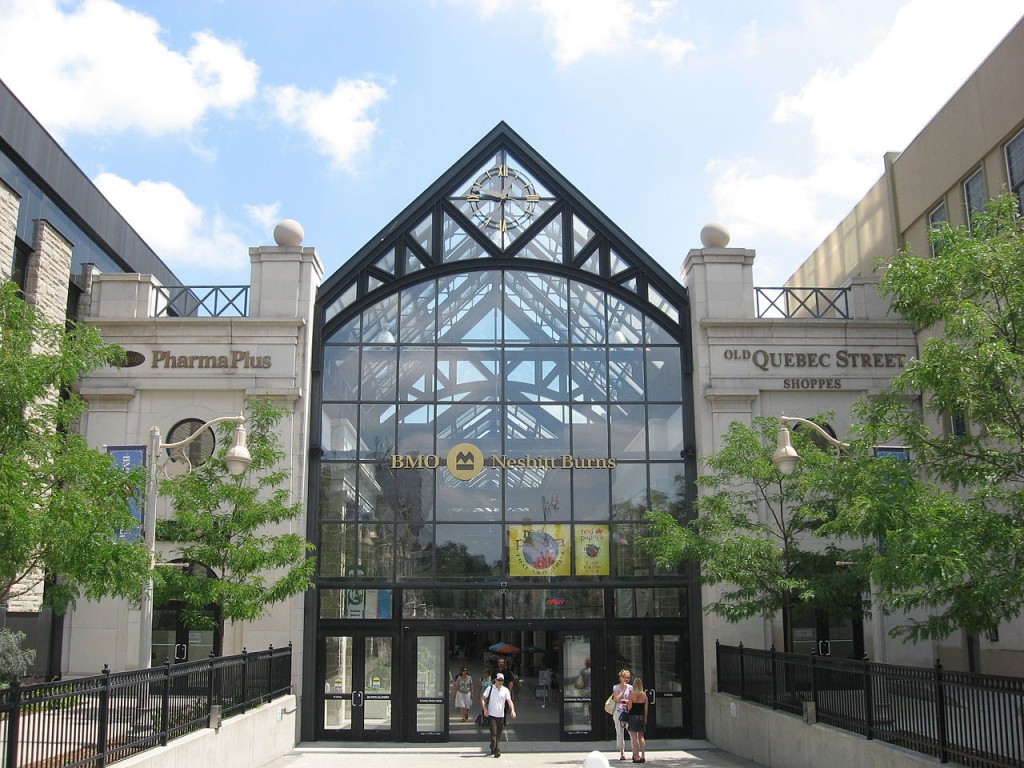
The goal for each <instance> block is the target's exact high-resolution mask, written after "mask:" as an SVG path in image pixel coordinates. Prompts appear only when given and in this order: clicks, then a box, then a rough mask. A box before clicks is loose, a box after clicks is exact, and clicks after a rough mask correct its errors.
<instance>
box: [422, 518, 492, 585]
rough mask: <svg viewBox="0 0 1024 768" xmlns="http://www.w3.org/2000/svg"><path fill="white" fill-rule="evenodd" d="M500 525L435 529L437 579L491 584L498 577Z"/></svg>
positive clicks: (447, 526)
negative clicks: (487, 582)
mask: <svg viewBox="0 0 1024 768" xmlns="http://www.w3.org/2000/svg"><path fill="white" fill-rule="evenodd" d="M502 543H503V539H502V535H501V526H500V525H439V526H437V577H438V579H455V580H461V581H465V580H480V581H492V580H494V579H497V578H498V577H499V576H501V573H502V567H501V562H502V561H501V558H502V551H503V550H502Z"/></svg>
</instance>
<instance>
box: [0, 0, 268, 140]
mask: <svg viewBox="0 0 1024 768" xmlns="http://www.w3.org/2000/svg"><path fill="white" fill-rule="evenodd" d="M66 8H67V3H60V2H58V1H57V0H3V2H0V78H2V79H3V80H4V81H5V82H6V83H7V85H8V86H9V87H10V88H11V90H13V91H14V92H15V93H16V94H17V95H18V97H19V98H20V99H22V101H24V102H25V105H26V106H27V107H28V108H29V110H30V111H31V112H32V113H33V114H34V115H35V116H36V118H37V119H38V120H39V121H40V122H41V123H43V125H45V126H46V127H47V128H48V129H49V130H51V131H53V132H55V133H57V134H61V133H64V132H67V131H80V132H83V133H97V134H99V133H108V132H119V131H128V130H138V131H142V132H144V133H148V134H151V135H155V134H162V133H169V132H178V131H187V130H190V129H192V128H194V127H195V125H196V124H197V123H198V122H199V121H200V120H201V119H202V118H203V117H204V115H206V114H207V113H208V112H209V111H210V110H214V109H232V108H235V107H238V106H240V105H242V104H244V103H246V102H248V101H250V100H251V99H252V98H253V97H254V96H255V94H256V85H257V81H258V78H259V69H258V67H257V66H256V64H255V63H253V62H252V61H250V60H249V59H247V58H246V57H245V55H244V53H243V52H242V50H241V49H240V48H239V47H238V46H237V45H235V44H233V43H228V42H224V41H222V40H218V39H217V38H215V37H213V36H212V35H210V34H207V33H203V32H200V33H197V34H195V35H193V40H194V45H193V46H192V47H191V48H190V49H189V50H188V51H186V52H184V53H181V52H178V51H174V50H171V49H170V48H168V47H167V45H166V44H165V43H164V41H163V40H162V39H161V36H160V35H161V30H160V26H159V24H158V23H157V21H156V20H155V19H153V18H152V17H150V16H146V15H144V14H142V13H138V12H136V11H132V10H129V9H127V8H125V7H123V6H121V5H118V4H117V3H115V2H112V0H85V2H81V3H77V4H75V5H73V6H72V7H70V8H67V10H65V9H66Z"/></svg>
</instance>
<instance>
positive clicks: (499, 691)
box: [480, 672, 516, 757]
mask: <svg viewBox="0 0 1024 768" xmlns="http://www.w3.org/2000/svg"><path fill="white" fill-rule="evenodd" d="M480 704H481V705H483V709H484V713H485V714H486V715H487V724H488V725H489V726H490V730H491V754H492V755H494V756H495V757H501V734H502V733H504V731H505V707H508V711H509V714H511V715H512V719H513V720H514V719H515V717H516V705H515V704H514V703H513V701H512V694H510V693H509V690H508V688H506V687H505V675H504V674H503V673H501V672H499V673H498V674H496V675H495V676H494V685H492V686H491V687H490V688H489V689H487V692H486V693H485V694H483V695H482V696H481V697H480Z"/></svg>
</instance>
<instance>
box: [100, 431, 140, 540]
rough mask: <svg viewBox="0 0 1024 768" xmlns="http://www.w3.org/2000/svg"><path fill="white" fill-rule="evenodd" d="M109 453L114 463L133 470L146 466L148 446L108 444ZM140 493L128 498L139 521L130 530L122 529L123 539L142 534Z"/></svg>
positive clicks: (133, 538)
mask: <svg viewBox="0 0 1024 768" xmlns="http://www.w3.org/2000/svg"><path fill="white" fill-rule="evenodd" d="M107 453H108V454H110V457H111V458H112V459H113V460H114V463H115V464H116V465H117V466H118V467H120V468H121V469H123V470H124V471H125V472H131V471H132V470H133V469H137V468H138V467H144V466H146V446H144V445H108V446H107ZM138 496H139V494H138V493H136V494H133V495H132V497H131V498H130V499H129V500H128V506H129V507H130V508H131V511H132V517H134V518H135V519H136V520H138V521H139V524H138V526H137V527H135V528H133V529H132V530H129V531H124V530H122V531H121V538H122V539H131V540H135V539H138V538H140V537H141V536H142V524H143V521H142V505H141V504H140V503H139V498H138Z"/></svg>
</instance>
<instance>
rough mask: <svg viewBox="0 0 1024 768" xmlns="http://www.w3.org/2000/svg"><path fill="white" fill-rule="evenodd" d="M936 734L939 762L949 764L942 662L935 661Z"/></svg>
mask: <svg viewBox="0 0 1024 768" xmlns="http://www.w3.org/2000/svg"><path fill="white" fill-rule="evenodd" d="M935 732H936V733H937V734H938V737H939V762H940V763H948V762H949V743H948V741H947V738H946V695H945V691H943V685H942V662H941V661H939V660H938V659H936V660H935Z"/></svg>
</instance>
